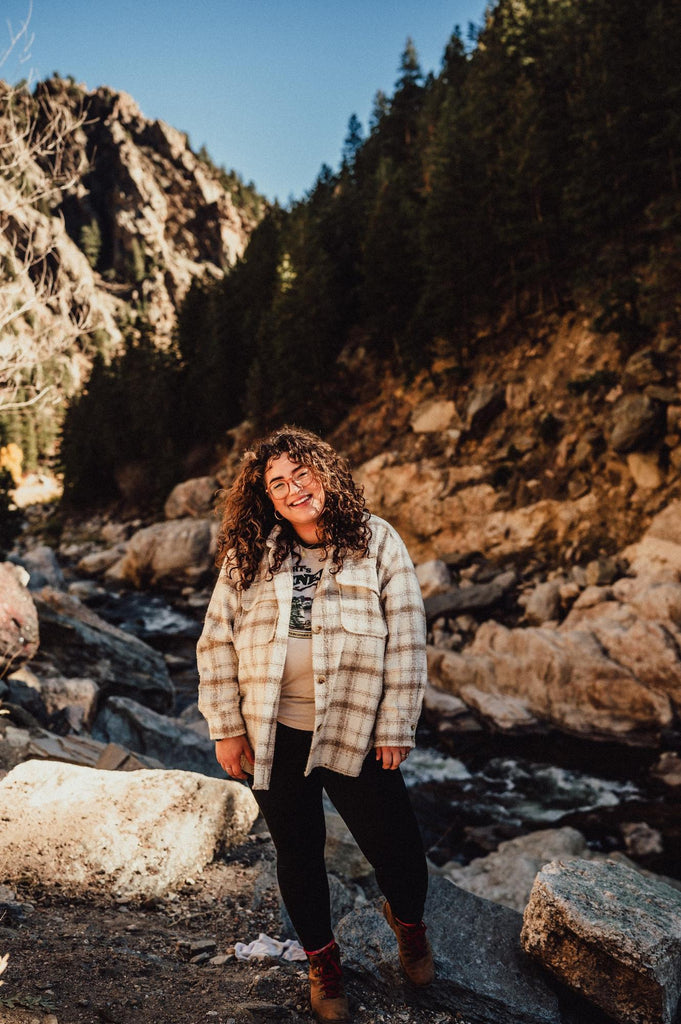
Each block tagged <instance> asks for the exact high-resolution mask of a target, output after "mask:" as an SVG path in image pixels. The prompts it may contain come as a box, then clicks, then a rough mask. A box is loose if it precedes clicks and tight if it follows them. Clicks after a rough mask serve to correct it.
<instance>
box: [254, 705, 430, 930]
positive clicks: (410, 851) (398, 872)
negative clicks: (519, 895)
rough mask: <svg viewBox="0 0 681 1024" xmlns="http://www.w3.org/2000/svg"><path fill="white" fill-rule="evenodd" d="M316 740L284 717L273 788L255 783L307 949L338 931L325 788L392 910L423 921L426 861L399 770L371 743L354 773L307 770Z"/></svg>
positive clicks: (282, 883)
mask: <svg viewBox="0 0 681 1024" xmlns="http://www.w3.org/2000/svg"><path fill="white" fill-rule="evenodd" d="M311 740H312V733H311V732H303V731H302V730H300V729H290V728H288V726H285V725H281V723H279V724H278V725H277V736H276V744H275V748H274V764H273V766H272V777H271V780H270V788H269V789H254V790H253V796H254V797H255V799H256V800H257V802H258V806H259V807H260V810H261V811H262V814H263V817H264V818H265V821H266V822H267V827H268V829H269V831H270V835H271V836H272V841H273V842H274V845H275V847H276V851H277V878H278V880H279V888H280V890H281V895H282V898H283V900H284V904H285V906H286V909H287V911H288V913H289V916H290V918H291V921H292V923H293V927H294V928H295V930H296V932H297V933H298V938H299V939H300V942H301V944H302V946H303V949H306V950H315V949H321V947H322V946H325V945H326V944H327V943H328V942H330V941H331V939H332V938H333V933H332V931H331V912H330V900H329V882H328V878H327V876H326V865H325V863H324V843H325V840H326V827H325V823H324V808H323V804H322V790H323V789H325V790H326V792H327V793H328V795H329V798H330V800H331V802H332V803H333V805H334V807H335V808H336V810H337V811H338V813H339V814H340V815H341V817H342V818H343V820H344V821H345V823H346V825H347V826H348V828H349V829H350V831H351V832H352V835H353V836H354V838H355V841H356V842H357V845H358V846H359V848H360V850H361V851H362V853H363V854H364V856H365V857H366V858H367V860H368V861H369V863H370V864H371V865H372V867H373V868H374V870H375V872H376V881H377V882H378V885H379V887H380V889H381V891H382V893H383V895H384V896H385V897H386V899H387V900H388V902H389V903H390V906H391V908H392V910H393V913H394V914H395V916H396V917H397V918H399V920H400V921H405V922H408V923H417V922H419V921H420V920H421V918H422V917H423V906H424V903H425V900H426V891H427V888H428V868H427V865H426V857H425V853H424V851H423V843H422V841H421V835H420V833H419V828H418V824H417V822H416V818H415V816H414V812H413V810H412V807H411V803H410V802H409V797H408V795H407V790H406V787H405V785H404V779H403V778H402V774H401V772H400V771H399V770H395V771H392V770H389V769H385V768H383V767H382V766H381V764H380V762H379V761H377V760H376V753H375V751H374V750H371V751H369V754H368V755H367V757H366V760H365V761H364V765H363V766H362V771H361V773H360V775H359V776H358V777H357V778H351V777H349V776H347V775H340V774H339V773H338V772H334V771H331V770H330V769H328V768H315V769H314V770H313V771H312V772H311V773H310V775H308V776H307V777H305V775H304V771H305V765H306V763H307V758H308V754H309V752H310V743H311Z"/></svg>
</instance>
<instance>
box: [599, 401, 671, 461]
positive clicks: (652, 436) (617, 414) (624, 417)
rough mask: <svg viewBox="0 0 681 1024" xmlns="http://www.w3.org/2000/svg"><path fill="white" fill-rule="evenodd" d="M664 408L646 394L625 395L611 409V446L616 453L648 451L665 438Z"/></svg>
mask: <svg viewBox="0 0 681 1024" xmlns="http://www.w3.org/2000/svg"><path fill="white" fill-rule="evenodd" d="M665 427H666V412H665V407H664V405H662V404H661V403H660V402H655V401H653V400H652V399H651V398H648V396H647V395H643V394H640V393H636V394H631V395H624V397H623V398H620V400H619V401H618V402H617V403H616V404H615V406H614V408H613V410H612V417H611V424H610V443H611V445H612V447H613V448H614V449H615V451H616V452H620V453H621V454H626V453H627V452H631V451H634V450H637V451H646V450H647V449H648V448H651V447H652V446H653V445H654V444H655V443H656V442H657V441H659V440H660V438H661V437H662V436H663V434H664V432H665Z"/></svg>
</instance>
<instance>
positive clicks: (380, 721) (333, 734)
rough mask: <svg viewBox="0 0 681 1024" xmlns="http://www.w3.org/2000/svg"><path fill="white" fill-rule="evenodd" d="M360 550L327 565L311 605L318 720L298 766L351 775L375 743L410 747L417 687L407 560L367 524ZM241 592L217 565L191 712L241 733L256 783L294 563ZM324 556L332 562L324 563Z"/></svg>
mask: <svg viewBox="0 0 681 1024" xmlns="http://www.w3.org/2000/svg"><path fill="white" fill-rule="evenodd" d="M369 526H370V528H371V542H370V545H369V554H368V555H367V556H366V557H358V556H348V557H346V558H345V560H344V564H343V568H342V569H341V571H340V572H338V573H333V572H330V571H329V567H327V566H325V568H324V571H323V573H322V577H321V579H320V581H319V584H318V585H317V591H316V594H315V598H314V601H313V604H312V667H313V674H314V682H315V726H314V732H313V737H312V746H311V749H310V756H309V759H308V762H307V766H306V769H305V773H306V774H309V773H310V772H311V771H312V769H313V768H315V767H318V766H322V767H325V768H330V769H332V770H333V771H336V772H340V773H341V774H343V775H351V776H357V775H359V773H360V770H361V768H362V763H363V761H364V758H365V757H366V755H367V753H368V752H369V750H370V748H371V747H372V746H398V747H413V746H414V734H415V732H416V725H417V722H418V717H419V714H420V710H421V703H422V700H423V694H424V691H425V685H426V624H425V615H424V611H423V600H422V598H421V590H420V587H419V583H418V580H417V578H416V574H415V572H414V567H413V565H412V562H411V559H410V557H409V554H408V552H407V549H406V547H405V545H404V543H403V542H402V540H401V538H400V537H399V535H398V534H397V532H396V531H395V530H394V529H393V527H392V526H390V525H389V523H386V522H385V521H384V520H383V519H379V518H378V517H377V516H371V519H370V520H369ZM278 530H279V527H278V526H275V528H274V530H273V531H272V534H271V535H270V537H269V539H268V552H267V554H266V556H265V558H264V559H263V569H262V572H261V573H259V575H258V577H257V578H256V580H255V581H254V582H253V583H252V584H251V586H250V587H249V588H248V589H247V590H244V591H240V590H238V589H237V588H236V586H235V584H234V580H233V579H230V577H229V575H228V571H227V569H228V566H227V564H226V565H224V566H223V568H222V570H221V572H220V576H219V578H218V581H217V583H216V585H215V589H214V591H213V595H212V597H211V600H210V604H209V606H208V611H207V613H206V619H205V624H204V627H203V632H202V634H201V637H200V638H199V642H198V646H197V658H198V667H199V678H200V683H199V708H200V710H201V713H202V714H203V716H204V717H205V719H206V720H207V722H208V726H209V730H210V735H211V737H212V738H213V739H222V738H223V737H228V736H239V735H242V734H244V733H245V734H246V735H247V736H248V739H249V742H250V744H251V746H252V748H253V751H254V754H255V770H254V779H253V786H254V788H256V789H267V788H268V786H269V779H270V772H271V769H272V758H273V754H274V738H275V731H276V722H277V710H278V706H279V694H280V688H281V680H282V676H283V672H284V663H285V660H286V648H287V643H288V629H289V618H290V612H291V601H292V596H293V574H292V559H291V557H290V556H289V557H288V558H287V559H285V561H284V562H283V564H282V566H281V568H280V570H279V571H278V572H277V573H274V574H273V575H272V576H271V578H270V579H267V575H268V568H269V564H270V558H271V554H272V550H271V549H272V547H273V545H274V541H275V538H276V536H277V532H278ZM329 561H330V560H329Z"/></svg>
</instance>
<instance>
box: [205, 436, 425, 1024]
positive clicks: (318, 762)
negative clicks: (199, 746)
mask: <svg viewBox="0 0 681 1024" xmlns="http://www.w3.org/2000/svg"><path fill="white" fill-rule="evenodd" d="M218 564H220V565H221V571H220V576H219V579H218V582H217V584H216V586H215V590H214V592H213V596H212V598H211V601H210V605H209V607H208V612H207V615H206V621H205V625H204V629H203V632H202V634H201V638H200V640H199V643H198V664H199V674H200V686H199V706H200V708H201V711H202V713H203V715H204V716H205V718H206V720H207V721H208V725H209V728H210V734H211V737H212V738H213V739H215V741H216V744H215V750H216V756H217V759H218V761H219V762H220V764H221V765H222V767H223V768H224V769H225V771H226V772H227V773H228V774H229V775H231V776H232V777H233V778H236V779H245V778H247V773H248V775H249V776H250V775H252V783H251V784H252V788H253V795H254V796H255V799H256V800H257V802H258V805H259V807H260V810H261V811H262V814H263V816H264V818H265V821H266V823H267V826H268V828H269V831H270V834H271V836H272V841H273V843H274V845H275V848H276V851H277V877H278V881H279V887H280V889H281V894H282V898H283V900H284V904H285V906H286V909H287V911H288V913H289V915H290V917H291V921H292V922H293V926H294V928H295V929H296V932H297V933H298V937H299V939H300V942H301V945H302V946H303V948H304V949H305V951H306V953H307V955H308V958H309V964H310V999H311V1003H312V1009H313V1012H314V1014H315V1016H316V1017H317V1019H318V1020H320V1021H348V1020H349V1019H350V1017H349V1010H348V1002H347V998H346V996H345V991H344V988H343V981H342V973H341V967H340V955H339V949H338V946H337V944H336V942H335V940H334V937H333V933H332V930H331V919H330V908H329V887H328V879H327V875H326V868H325V864H324V842H325V827H324V811H323V805H322V793H323V790H326V792H327V794H328V796H329V798H330V799H331V801H332V802H333V804H334V805H335V807H336V809H337V810H338V812H339V813H340V814H341V816H342V817H343V818H344V820H345V822H346V824H347V825H348V827H349V829H350V831H351V832H352V834H353V836H354V838H355V840H356V841H357V844H358V846H359V847H360V849H361V850H362V852H363V853H364V854H365V856H366V857H367V859H368V860H369V862H370V863H371V864H372V866H373V867H374V869H375V873H376V880H377V882H378V885H379V886H380V888H381V891H382V892H383V894H384V895H385V897H386V902H385V904H384V914H385V916H386V919H387V921H388V923H389V924H390V927H391V928H392V929H393V931H394V932H395V934H396V936H397V941H398V948H399V954H400V961H401V963H402V967H403V970H404V971H405V973H406V975H407V977H408V978H409V980H410V981H411V982H412V983H414V984H416V985H427V984H429V983H430V982H431V981H432V978H433V961H432V956H431V952H430V947H429V945H428V941H427V939H426V936H425V925H424V924H423V920H422V917H423V907H424V903H425V898H426V890H427V885H428V873H427V867H426V859H425V854H424V852H423V845H422V842H421V838H420V835H419V830H418V826H417V824H416V819H415V817H414V814H413V811H412V809H411V805H410V803H409V799H408V796H407V793H406V789H405V785H404V781H403V779H402V776H401V773H400V772H399V771H398V770H397V769H398V768H399V765H400V764H401V762H402V761H404V760H405V758H406V757H407V756H408V754H409V751H410V749H411V748H412V747H413V746H414V734H415V732H416V723H417V720H418V717H419V713H420V708H421V701H422V698H423V691H424V688H425V680H426V665H425V618H424V612H423V602H422V600H421V592H420V589H419V585H418V581H417V579H416V576H415V573H414V569H413V566H412V563H411V561H410V559H409V555H408V554H407V551H406V548H405V547H404V544H403V543H402V541H401V540H400V538H399V536H398V535H397V533H396V532H395V531H394V530H393V528H392V527H391V526H389V525H388V523H386V522H384V521H383V520H382V519H378V518H377V517H376V516H370V515H369V513H368V512H367V510H366V506H365V503H364V499H363V496H362V492H361V490H360V489H358V488H357V487H356V486H355V484H354V482H353V480H352V477H351V475H350V472H349V470H348V468H347V465H346V463H345V462H344V460H342V459H341V458H340V457H339V456H338V455H337V453H336V452H335V451H334V450H333V448H331V446H330V445H328V444H326V443H325V442H324V441H322V440H321V439H320V438H319V437H317V436H316V435H314V434H312V433H309V432H308V431H305V430H301V429H299V428H296V427H284V428H282V429H281V430H279V431H276V432H275V433H273V434H271V435H270V436H269V437H267V438H265V439H263V440H261V441H259V442H258V443H257V444H256V445H255V446H254V448H253V450H252V451H249V452H247V453H246V454H245V456H244V458H243V461H242V465H241V469H240V472H239V473H238V475H237V477H236V480H235V481H234V483H233V485H232V487H231V489H230V490H229V492H228V493H227V495H226V499H225V503H224V509H223V517H222V524H221V531H220V535H219V545H218Z"/></svg>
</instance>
